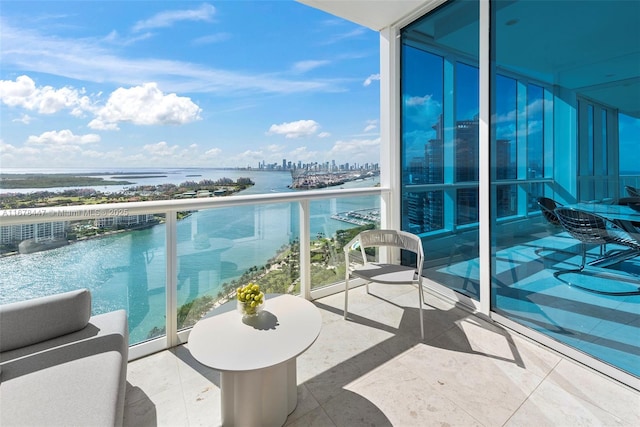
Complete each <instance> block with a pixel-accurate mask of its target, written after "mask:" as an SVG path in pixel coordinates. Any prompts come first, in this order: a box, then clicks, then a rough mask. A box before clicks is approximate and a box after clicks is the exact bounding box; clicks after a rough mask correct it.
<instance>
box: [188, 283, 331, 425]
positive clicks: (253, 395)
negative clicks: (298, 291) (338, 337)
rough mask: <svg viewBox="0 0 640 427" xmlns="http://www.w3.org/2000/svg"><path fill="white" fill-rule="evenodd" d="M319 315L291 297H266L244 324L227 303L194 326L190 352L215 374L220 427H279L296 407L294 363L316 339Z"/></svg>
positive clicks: (298, 298)
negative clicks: (256, 313)
mask: <svg viewBox="0 0 640 427" xmlns="http://www.w3.org/2000/svg"><path fill="white" fill-rule="evenodd" d="M321 326H322V319H321V316H320V311H319V310H318V308H317V307H316V306H315V305H313V304H312V303H311V302H309V301H307V300H305V299H304V298H301V297H297V296H293V295H277V294H274V295H267V299H266V303H265V307H264V310H263V311H262V312H261V313H260V314H259V315H258V316H256V317H253V318H248V319H243V318H242V315H241V314H240V313H239V312H238V311H237V310H236V301H230V302H228V303H226V304H224V305H222V306H221V307H219V308H217V309H214V310H212V311H211V312H210V313H209V314H208V315H206V316H205V317H204V318H203V319H201V320H200V321H198V322H197V323H196V324H195V326H194V327H193V329H192V330H191V334H190V335H189V351H190V352H191V354H192V355H193V357H194V358H195V359H196V360H197V361H199V362H200V363H202V364H203V365H206V366H209V367H210V368H213V369H216V370H218V371H220V392H221V397H222V399H221V410H222V425H223V426H224V425H229V426H231V425H236V426H249V427H250V426H281V425H283V424H284V423H285V421H286V419H287V416H288V415H289V414H290V413H291V412H293V410H294V409H295V408H296V404H297V402H298V393H297V387H298V383H297V377H296V357H297V356H299V355H300V354H302V353H303V352H304V351H305V350H307V349H308V348H309V347H310V346H311V344H313V343H314V342H315V340H316V338H318V335H319V334H320V328H321Z"/></svg>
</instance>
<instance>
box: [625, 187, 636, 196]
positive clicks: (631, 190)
mask: <svg viewBox="0 0 640 427" xmlns="http://www.w3.org/2000/svg"><path fill="white" fill-rule="evenodd" d="M624 189H625V190H627V194H628V195H629V197H640V190H638V189H637V188H635V187H632V186H630V185H625V187H624Z"/></svg>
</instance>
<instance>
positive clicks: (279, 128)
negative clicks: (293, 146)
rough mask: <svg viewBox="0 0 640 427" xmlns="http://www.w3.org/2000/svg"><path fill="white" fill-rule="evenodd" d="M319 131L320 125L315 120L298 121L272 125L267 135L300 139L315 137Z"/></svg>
mask: <svg viewBox="0 0 640 427" xmlns="http://www.w3.org/2000/svg"><path fill="white" fill-rule="evenodd" d="M318 129H320V125H319V124H318V123H317V122H316V121H315V120H298V121H297V122H289V123H281V124H279V125H271V127H270V128H269V132H267V134H269V135H274V134H275V135H284V136H285V138H299V137H301V136H310V135H313V134H314V133H316V132H317V131H318Z"/></svg>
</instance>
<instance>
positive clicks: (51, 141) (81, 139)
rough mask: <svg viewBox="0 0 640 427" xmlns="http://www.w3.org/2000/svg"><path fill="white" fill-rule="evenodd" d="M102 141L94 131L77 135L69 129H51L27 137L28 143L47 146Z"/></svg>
mask: <svg viewBox="0 0 640 427" xmlns="http://www.w3.org/2000/svg"><path fill="white" fill-rule="evenodd" d="M96 142H100V136H99V135H96V134H94V133H88V134H86V135H75V134H74V133H73V132H71V131H70V130H69V129H64V130H61V131H55V130H52V131H49V132H44V133H42V134H40V135H39V136H35V135H32V136H30V137H29V138H27V144H42V145H47V146H56V147H60V146H68V145H85V144H93V143H96Z"/></svg>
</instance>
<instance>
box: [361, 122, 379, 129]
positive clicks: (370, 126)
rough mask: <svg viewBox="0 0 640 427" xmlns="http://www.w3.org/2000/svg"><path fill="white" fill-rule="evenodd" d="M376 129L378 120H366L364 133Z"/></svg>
mask: <svg viewBox="0 0 640 427" xmlns="http://www.w3.org/2000/svg"><path fill="white" fill-rule="evenodd" d="M376 129H378V120H367V126H365V128H364V131H365V132H371V131H372V130H376Z"/></svg>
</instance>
